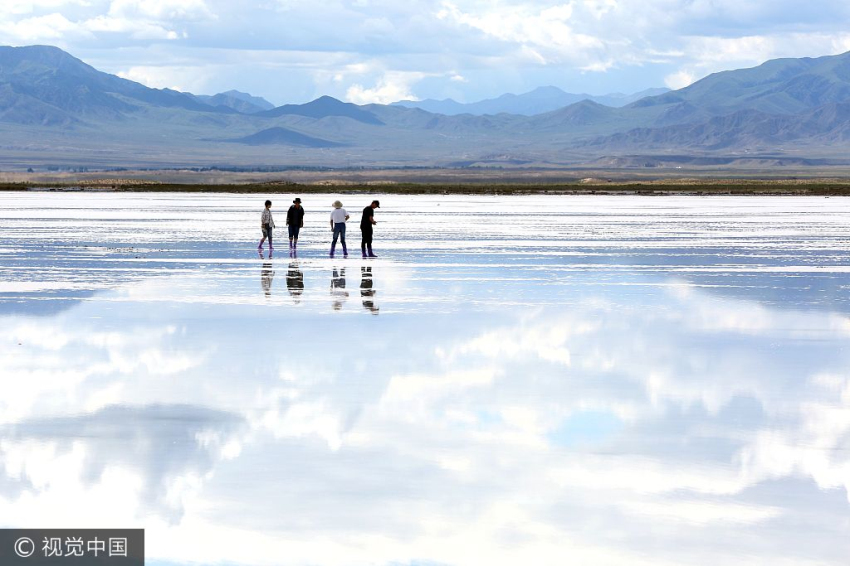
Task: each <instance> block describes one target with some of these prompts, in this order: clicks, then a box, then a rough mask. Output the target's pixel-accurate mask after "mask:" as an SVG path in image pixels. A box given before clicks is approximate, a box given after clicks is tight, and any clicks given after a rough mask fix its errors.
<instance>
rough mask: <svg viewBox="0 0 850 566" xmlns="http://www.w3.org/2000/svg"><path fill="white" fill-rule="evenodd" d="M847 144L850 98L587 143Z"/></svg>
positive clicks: (738, 147) (736, 146) (704, 145)
mask: <svg viewBox="0 0 850 566" xmlns="http://www.w3.org/2000/svg"><path fill="white" fill-rule="evenodd" d="M801 141H802V142H806V143H816V144H846V143H847V142H850V101H847V102H842V103H832V104H826V105H823V106H819V107H817V108H814V109H811V110H807V111H806V112H803V113H800V114H793V115H787V114H782V115H777V114H766V113H764V112H759V111H757V110H739V111H737V112H734V113H732V114H727V115H725V116H717V117H714V118H711V119H709V120H707V121H705V122H702V123H697V124H680V125H676V126H666V127H662V128H635V129H633V130H629V131H627V132H623V133H618V134H614V135H611V136H605V137H601V138H598V139H595V140H592V141H591V142H589V143H588V144H587V146H597V147H605V148H606V149H608V150H611V149H628V148H636V147H639V148H642V149H643V150H647V149H664V148H671V147H675V148H678V149H682V148H699V149H703V150H729V149H736V150H743V149H762V148H765V147H776V146H777V145H782V144H785V143H789V142H801Z"/></svg>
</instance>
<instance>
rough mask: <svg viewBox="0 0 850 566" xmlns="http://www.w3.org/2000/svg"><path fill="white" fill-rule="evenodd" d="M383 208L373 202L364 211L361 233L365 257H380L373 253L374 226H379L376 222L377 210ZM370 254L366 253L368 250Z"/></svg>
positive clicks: (362, 249) (361, 245) (378, 203)
mask: <svg viewBox="0 0 850 566" xmlns="http://www.w3.org/2000/svg"><path fill="white" fill-rule="evenodd" d="M376 208H381V203H380V202H378V201H376V200H373V201H372V204H370V205H369V206H367V207H366V208H364V209H363V217H362V218H361V219H360V232H361V233H362V238H361V240H360V250H361V251H362V252H363V257H378V256H376V255H375V254H374V253H373V252H372V226H374V225H375V224H377V222H376V221H375V209H376ZM367 248H368V250H369V253H368V254H367V253H366V250H367Z"/></svg>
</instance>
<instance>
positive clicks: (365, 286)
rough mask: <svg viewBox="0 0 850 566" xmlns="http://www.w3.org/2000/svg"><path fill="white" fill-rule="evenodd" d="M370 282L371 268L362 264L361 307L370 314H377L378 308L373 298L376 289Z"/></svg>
mask: <svg viewBox="0 0 850 566" xmlns="http://www.w3.org/2000/svg"><path fill="white" fill-rule="evenodd" d="M372 284H373V281H372V268H371V267H367V266H365V265H364V266H362V267H361V268H360V296H361V297H362V298H363V308H364V309H366V310H368V311H370V312H371V313H372V314H378V311H379V310H380V309H379V308H378V307H377V306H376V305H375V301H374V300H373V297H374V296H375V293H377V291H375V290H374V289H373V288H372Z"/></svg>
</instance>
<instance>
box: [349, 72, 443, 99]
mask: <svg viewBox="0 0 850 566" xmlns="http://www.w3.org/2000/svg"><path fill="white" fill-rule="evenodd" d="M425 76H426V75H425V74H424V73H409V72H398V71H390V72H386V73H384V74H383V76H382V77H381V78H380V79H378V81H377V83H376V84H375V86H373V87H371V88H366V87H364V86H363V85H360V84H353V85H351V86H350V87H349V88H348V90H347V91H346V93H345V98H346V99H347V100H348V101H349V102H353V103H355V104H372V103H378V104H389V103H391V102H395V101H397V100H417V97H416V95H415V94H413V92H412V91H411V85H412V84H413V83H415V82H417V81H419V80H422V79H423V78H424V77H425Z"/></svg>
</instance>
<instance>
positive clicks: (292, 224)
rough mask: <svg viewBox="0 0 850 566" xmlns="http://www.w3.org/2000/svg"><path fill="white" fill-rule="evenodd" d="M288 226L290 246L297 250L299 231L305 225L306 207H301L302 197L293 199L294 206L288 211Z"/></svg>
mask: <svg viewBox="0 0 850 566" xmlns="http://www.w3.org/2000/svg"><path fill="white" fill-rule="evenodd" d="M286 226H287V228H289V247H290V249H292V250H295V249H296V248H297V247H298V232H300V231H301V228H303V227H304V209H303V208H301V199H300V198H296V199H295V200H294V201H292V206H290V207H289V210H288V211H287V212H286Z"/></svg>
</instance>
